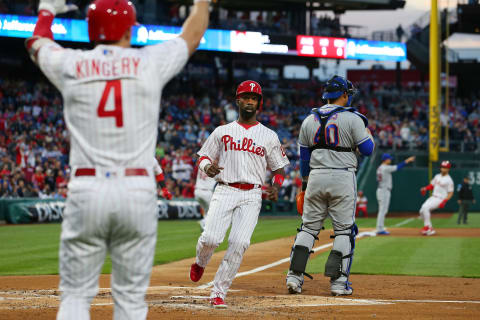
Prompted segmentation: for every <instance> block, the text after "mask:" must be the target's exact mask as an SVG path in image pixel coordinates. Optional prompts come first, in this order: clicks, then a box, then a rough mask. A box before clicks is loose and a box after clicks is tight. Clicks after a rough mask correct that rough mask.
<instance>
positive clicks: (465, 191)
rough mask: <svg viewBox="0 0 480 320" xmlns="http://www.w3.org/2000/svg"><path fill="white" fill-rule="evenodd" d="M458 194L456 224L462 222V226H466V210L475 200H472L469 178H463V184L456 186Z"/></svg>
mask: <svg viewBox="0 0 480 320" xmlns="http://www.w3.org/2000/svg"><path fill="white" fill-rule="evenodd" d="M457 192H458V200H457V202H458V205H459V208H458V220H457V224H460V222H463V224H467V220H468V208H469V207H470V206H471V205H472V204H474V203H475V199H474V198H473V190H472V185H471V184H470V177H469V176H465V177H464V178H463V182H462V183H461V184H459V185H458V187H457Z"/></svg>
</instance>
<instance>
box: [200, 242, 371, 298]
mask: <svg viewBox="0 0 480 320" xmlns="http://www.w3.org/2000/svg"><path fill="white" fill-rule="evenodd" d="M366 236H371V233H370V232H360V233H359V234H358V236H357V239H360V238H363V237H366ZM331 246H333V241H332V242H329V243H326V244H324V245H321V246H319V247H316V248H313V249H312V250H313V252H317V251H319V250H323V249H326V248H328V247H331ZM289 261H290V257H288V258H283V259H281V260H278V261H275V262H273V263H270V264H267V265H264V266H261V267H258V268H255V269H252V270H249V271H244V272H240V273H237V275H236V276H235V278H239V277H243V276H248V275H250V274H253V273H257V272H260V271H263V270H267V269H270V268H273V267H276V266H278V265H281V264H283V263H286V262H289ZM211 286H213V281H210V282H209V283H205V284H202V285H200V286H198V287H197V288H198V289H207V288H210V287H211Z"/></svg>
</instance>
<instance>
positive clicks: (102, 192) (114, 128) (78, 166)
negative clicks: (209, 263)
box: [26, 0, 209, 320]
mask: <svg viewBox="0 0 480 320" xmlns="http://www.w3.org/2000/svg"><path fill="white" fill-rule="evenodd" d="M194 2H195V4H194V6H193V8H192V10H191V11H190V15H189V17H188V18H187V19H186V20H185V23H184V24H183V28H182V33H181V34H180V36H179V37H177V38H175V39H173V40H171V41H166V42H164V43H161V44H157V45H153V46H146V47H143V48H139V49H134V48H131V46H130V43H131V38H132V26H133V25H134V24H135V23H136V11H135V7H134V6H133V4H132V3H131V2H129V1H126V0H96V1H94V2H93V3H92V4H90V6H89V8H88V12H87V21H88V34H89V38H90V41H91V42H92V44H93V45H94V49H92V50H85V51H84V50H73V49H67V48H63V47H62V46H60V45H59V44H57V43H56V42H54V41H53V34H52V31H51V26H52V21H53V18H54V17H55V15H56V14H57V13H62V12H65V11H66V10H69V9H70V8H71V7H69V6H67V5H66V4H65V0H40V3H39V8H38V9H39V14H38V21H37V24H36V26H35V29H34V32H33V37H31V38H28V39H27V40H26V47H27V50H28V51H29V53H30V56H31V58H32V59H33V61H34V62H35V63H37V64H38V66H39V67H40V69H41V70H42V72H43V73H44V74H45V76H46V77H47V78H48V79H49V80H50V81H51V82H52V83H53V84H54V85H55V86H56V87H57V89H58V90H59V91H60V92H61V93H62V96H63V101H64V117H65V122H66V126H67V129H68V131H69V134H70V157H69V164H70V167H71V169H72V173H71V179H70V182H69V184H68V197H67V201H66V205H65V210H64V214H63V222H62V232H61V238H60V252H59V264H60V265H59V270H60V291H61V292H62V294H61V303H60V308H59V311H58V314H57V319H69V320H70V319H90V315H89V311H90V303H91V301H92V299H93V297H95V295H96V294H97V292H98V277H99V274H100V271H101V269H102V265H103V263H104V260H105V257H106V254H107V252H109V253H110V256H111V259H112V279H111V283H112V295H113V302H114V312H113V317H114V318H115V319H145V318H146V317H147V312H148V306H147V304H146V303H145V291H146V289H147V287H148V284H149V281H150V273H151V269H152V264H153V256H154V251H155V243H156V239H157V221H158V220H157V219H158V218H157V214H156V213H157V210H156V208H157V204H156V202H157V194H156V185H155V179H154V173H153V163H152V157H153V155H154V151H155V144H156V139H157V127H158V117H159V108H160V98H161V93H162V89H163V87H164V86H165V84H166V83H167V82H168V81H169V80H170V79H171V78H172V77H173V76H175V75H176V74H177V73H178V72H180V71H181V69H182V68H183V66H184V65H185V64H186V62H187V60H188V58H189V56H190V55H191V54H192V53H193V52H194V51H195V50H196V48H197V47H198V45H199V43H200V40H201V39H202V36H203V34H204V32H205V30H206V28H207V25H208V19H209V2H208V1H201V0H195V1H194Z"/></svg>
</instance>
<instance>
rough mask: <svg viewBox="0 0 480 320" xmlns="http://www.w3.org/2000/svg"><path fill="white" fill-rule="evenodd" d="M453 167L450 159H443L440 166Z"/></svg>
mask: <svg viewBox="0 0 480 320" xmlns="http://www.w3.org/2000/svg"><path fill="white" fill-rule="evenodd" d="M451 167H452V164H451V163H450V161H448V160H445V161H442V164H441V165H440V168H448V169H450V168H451Z"/></svg>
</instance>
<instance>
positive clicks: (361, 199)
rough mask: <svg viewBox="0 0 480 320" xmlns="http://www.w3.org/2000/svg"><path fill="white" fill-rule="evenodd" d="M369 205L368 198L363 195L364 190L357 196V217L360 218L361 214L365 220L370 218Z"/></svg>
mask: <svg viewBox="0 0 480 320" xmlns="http://www.w3.org/2000/svg"><path fill="white" fill-rule="evenodd" d="M367 204H368V199H367V197H366V196H365V195H364V194H363V191H362V190H359V191H358V194H357V208H356V209H355V217H358V214H359V213H360V212H361V213H362V216H363V217H364V218H368V213H367Z"/></svg>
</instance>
